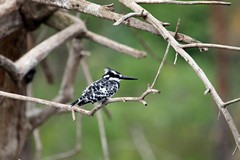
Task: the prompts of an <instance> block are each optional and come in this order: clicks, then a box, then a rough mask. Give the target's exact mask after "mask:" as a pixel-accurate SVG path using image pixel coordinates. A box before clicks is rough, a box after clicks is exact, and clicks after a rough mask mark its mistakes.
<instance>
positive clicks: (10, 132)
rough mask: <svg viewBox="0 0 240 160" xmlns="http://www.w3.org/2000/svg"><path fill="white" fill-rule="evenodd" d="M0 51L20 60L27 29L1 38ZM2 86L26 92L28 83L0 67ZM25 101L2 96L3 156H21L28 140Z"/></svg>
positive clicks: (0, 131) (7, 158)
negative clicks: (13, 78)
mask: <svg viewBox="0 0 240 160" xmlns="http://www.w3.org/2000/svg"><path fill="white" fill-rule="evenodd" d="M0 51H1V55H3V56H5V57H7V58H9V59H11V60H12V61H15V60H17V59H18V58H19V57H21V56H22V54H23V53H25V52H26V31H25V30H24V29H18V30H16V31H15V32H13V33H11V34H10V35H8V36H7V37H5V38H3V39H1V41H0ZM0 90H3V91H7V92H11V93H17V94H22V95H25V94H26V84H24V82H15V81H13V80H12V79H11V78H10V76H9V75H8V74H7V73H6V72H5V71H4V70H3V69H1V68H0ZM25 110H26V104H25V102H24V101H17V100H13V99H9V98H4V97H0V128H1V129H0V159H1V160H13V159H18V158H20V153H21V151H22V149H23V147H24V144H25V142H26V138H27V135H28V133H29V130H30V125H29V123H28V121H27V118H26V115H25Z"/></svg>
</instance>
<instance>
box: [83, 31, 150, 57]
mask: <svg viewBox="0 0 240 160" xmlns="http://www.w3.org/2000/svg"><path fill="white" fill-rule="evenodd" d="M84 36H85V37H86V38H88V39H90V40H93V41H94V42H97V43H99V44H101V45H103V46H106V47H108V48H112V49H114V50H116V51H118V52H120V53H125V54H127V55H129V56H133V57H135V58H143V57H145V56H146V55H147V53H146V52H144V51H139V50H137V49H134V48H131V47H128V46H126V45H124V44H120V43H118V42H115V41H113V40H110V39H108V38H106V37H103V36H100V35H98V34H95V33H93V32H90V31H87V32H86V34H85V35H84Z"/></svg>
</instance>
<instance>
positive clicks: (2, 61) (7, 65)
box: [0, 55, 18, 80]
mask: <svg viewBox="0 0 240 160" xmlns="http://www.w3.org/2000/svg"><path fill="white" fill-rule="evenodd" d="M0 67H2V68H3V69H4V70H5V71H6V72H7V73H8V74H9V75H10V77H11V78H12V79H13V80H17V77H18V71H17V68H16V66H15V64H14V62H12V61H11V60H10V59H8V58H6V57H4V56H2V55H0Z"/></svg>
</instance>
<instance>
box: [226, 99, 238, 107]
mask: <svg viewBox="0 0 240 160" xmlns="http://www.w3.org/2000/svg"><path fill="white" fill-rule="evenodd" d="M239 101H240V98H236V99H233V100H230V101H227V102H225V103H224V104H223V107H227V106H229V105H231V104H234V103H237V102H239Z"/></svg>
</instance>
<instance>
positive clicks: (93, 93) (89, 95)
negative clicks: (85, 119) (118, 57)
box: [71, 68, 137, 106]
mask: <svg viewBox="0 0 240 160" xmlns="http://www.w3.org/2000/svg"><path fill="white" fill-rule="evenodd" d="M104 71H105V73H104V75H103V76H102V78H101V79H99V80H97V81H95V82H93V83H92V84H91V85H90V86H88V87H87V88H86V89H85V90H84V91H83V93H82V95H81V97H80V98H78V99H77V100H76V101H74V102H73V103H72V104H71V106H74V105H76V104H77V105H79V106H82V105H84V104H87V103H95V102H105V101H107V99H108V98H110V97H112V96H113V95H114V94H115V93H116V92H117V90H118V89H119V87H120V83H119V82H120V81H121V80H137V79H136V78H131V77H127V76H123V75H122V74H121V73H119V72H117V71H115V70H113V69H111V68H105V69H104Z"/></svg>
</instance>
